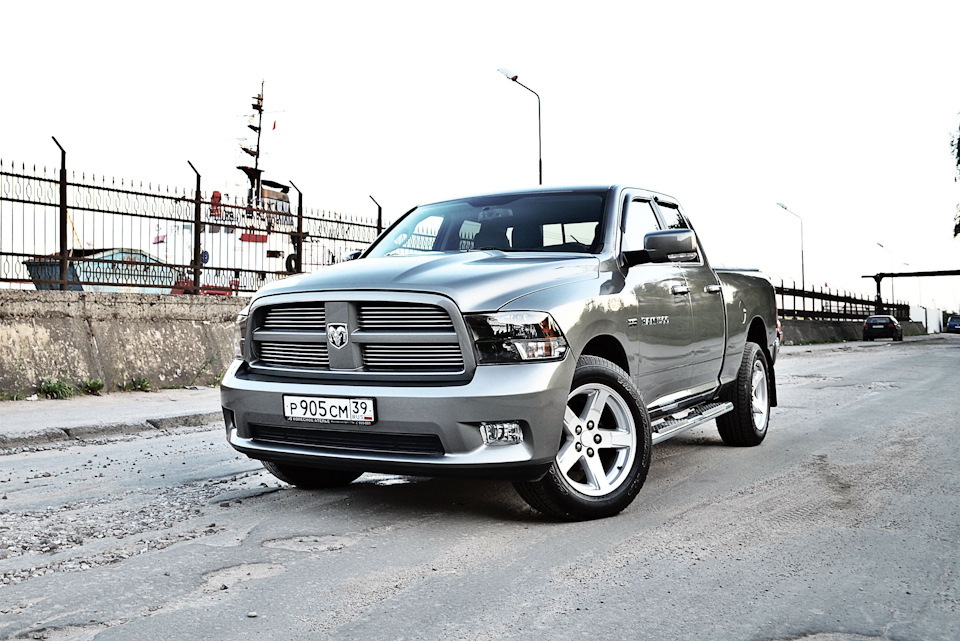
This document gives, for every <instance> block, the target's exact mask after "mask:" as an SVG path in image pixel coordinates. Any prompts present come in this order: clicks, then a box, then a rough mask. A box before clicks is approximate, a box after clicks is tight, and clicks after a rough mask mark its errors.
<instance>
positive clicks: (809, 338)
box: [781, 320, 927, 345]
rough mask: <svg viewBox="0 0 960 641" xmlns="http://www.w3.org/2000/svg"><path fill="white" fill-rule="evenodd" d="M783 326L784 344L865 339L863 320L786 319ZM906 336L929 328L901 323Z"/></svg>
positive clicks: (917, 334) (918, 333) (916, 324)
mask: <svg viewBox="0 0 960 641" xmlns="http://www.w3.org/2000/svg"><path fill="white" fill-rule="evenodd" d="M781 325H782V327H783V344H784V345H804V344H807V343H837V342H840V341H859V340H863V322H862V321H856V322H852V323H842V322H837V321H812V320H804V321H796V320H785V321H782V323H781ZM901 325H903V335H904V336H920V335H921V334H926V333H927V330H926V328H924V326H923V325H922V324H921V323H913V322H908V323H901Z"/></svg>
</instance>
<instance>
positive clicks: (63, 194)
mask: <svg viewBox="0 0 960 641" xmlns="http://www.w3.org/2000/svg"><path fill="white" fill-rule="evenodd" d="M51 138H53V142H54V143H56V145H57V147H60V291H62V292H65V291H67V289H69V285H68V281H69V279H70V251H69V250H68V249H67V224H68V220H67V152H66V150H65V149H64V148H63V147H62V146H61V145H60V143H59V142H57V139H56V137H54V136H51Z"/></svg>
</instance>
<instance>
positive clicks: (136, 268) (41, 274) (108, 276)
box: [23, 248, 177, 294]
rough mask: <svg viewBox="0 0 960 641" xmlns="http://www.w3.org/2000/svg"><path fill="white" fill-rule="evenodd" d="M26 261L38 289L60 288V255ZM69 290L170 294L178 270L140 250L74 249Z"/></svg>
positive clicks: (68, 284)
mask: <svg viewBox="0 0 960 641" xmlns="http://www.w3.org/2000/svg"><path fill="white" fill-rule="evenodd" d="M23 264H24V265H25V266H26V268H27V270H28V271H29V272H30V279H31V280H32V281H33V284H34V286H35V287H36V288H37V289H38V290H59V289H60V255H59V254H51V255H47V256H40V257H37V258H34V259H32V260H25V261H23ZM67 281H68V282H67V289H68V290H69V291H75V292H79V291H84V292H113V293H128V294H169V293H170V290H171V288H173V286H174V284H175V283H176V282H177V272H176V270H175V269H174V268H173V267H171V266H170V265H167V264H164V263H162V262H160V261H159V260H157V259H156V258H155V257H154V256H151V255H150V254H148V253H147V252H144V251H140V250H139V249H125V248H113V249H74V250H71V251H70V254H69V264H68V273H67Z"/></svg>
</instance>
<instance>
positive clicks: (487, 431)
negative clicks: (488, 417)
mask: <svg viewBox="0 0 960 641" xmlns="http://www.w3.org/2000/svg"><path fill="white" fill-rule="evenodd" d="M480 434H481V435H482V436H483V442H484V443H485V444H487V445H516V444H517V443H523V430H521V429H520V423H515V422H508V423H480Z"/></svg>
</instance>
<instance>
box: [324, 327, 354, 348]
mask: <svg viewBox="0 0 960 641" xmlns="http://www.w3.org/2000/svg"><path fill="white" fill-rule="evenodd" d="M348 338H349V334H347V326H346V325H344V324H343V323H336V324H334V323H331V324H329V325H327V342H328V343H330V345H331V347H335V348H337V349H340V348H342V347H343V346H344V345H346V344H347V340H348Z"/></svg>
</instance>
